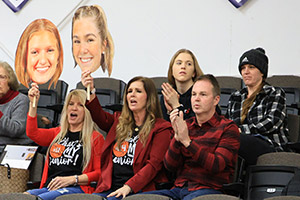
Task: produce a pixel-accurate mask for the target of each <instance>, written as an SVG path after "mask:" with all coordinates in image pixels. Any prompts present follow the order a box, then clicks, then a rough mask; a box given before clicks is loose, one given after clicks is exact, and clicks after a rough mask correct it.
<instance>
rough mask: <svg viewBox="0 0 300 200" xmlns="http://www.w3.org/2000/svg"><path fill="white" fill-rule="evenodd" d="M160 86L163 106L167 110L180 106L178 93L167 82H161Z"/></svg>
mask: <svg viewBox="0 0 300 200" xmlns="http://www.w3.org/2000/svg"><path fill="white" fill-rule="evenodd" d="M161 88H162V91H161V92H162V94H163V95H164V102H165V106H166V108H167V110H168V111H169V112H171V111H172V110H173V109H175V108H177V107H178V106H180V103H179V94H178V93H177V92H176V90H174V88H173V87H172V86H171V85H170V84H169V83H163V84H162V85H161Z"/></svg>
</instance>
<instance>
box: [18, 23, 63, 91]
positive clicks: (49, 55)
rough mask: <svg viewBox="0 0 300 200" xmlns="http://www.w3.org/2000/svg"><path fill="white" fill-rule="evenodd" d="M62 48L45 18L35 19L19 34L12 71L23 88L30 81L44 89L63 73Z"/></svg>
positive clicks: (54, 28) (54, 29)
mask: <svg viewBox="0 0 300 200" xmlns="http://www.w3.org/2000/svg"><path fill="white" fill-rule="evenodd" d="M63 57H64V56H63V47H62V42H61V39H60V35H59V32H58V29H57V27H56V26H55V25H54V24H53V23H52V22H51V21H49V20H48V19H36V20H34V21H33V22H31V23H30V24H29V25H28V26H27V27H26V28H25V30H24V32H23V33H22V35H21V37H20V40H19V43H18V46H17V51H16V57H15V71H16V75H17V78H18V80H19V82H20V83H21V84H23V85H24V86H25V87H27V88H28V87H29V83H30V82H31V81H33V82H36V83H37V84H44V83H47V82H48V81H49V84H48V89H50V87H51V85H52V84H53V85H54V88H55V86H56V83H57V81H58V79H59V77H60V75H61V73H62V70H63Z"/></svg>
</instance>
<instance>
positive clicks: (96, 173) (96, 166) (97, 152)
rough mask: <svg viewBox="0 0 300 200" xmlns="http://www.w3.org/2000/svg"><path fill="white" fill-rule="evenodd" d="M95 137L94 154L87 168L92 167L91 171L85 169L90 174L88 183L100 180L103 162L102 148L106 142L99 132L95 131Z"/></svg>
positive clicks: (85, 172)
mask: <svg viewBox="0 0 300 200" xmlns="http://www.w3.org/2000/svg"><path fill="white" fill-rule="evenodd" d="M94 135H95V137H94V138H93V139H92V140H93V141H92V142H93V144H92V154H91V159H90V163H89V165H91V166H88V167H87V168H91V170H90V171H87V170H84V172H83V173H84V174H86V175H87V176H88V184H90V182H91V181H98V179H99V177H100V176H101V171H100V168H101V167H100V163H101V149H102V146H103V143H104V138H103V136H102V135H101V134H100V133H98V132H94Z"/></svg>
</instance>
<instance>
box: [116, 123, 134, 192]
mask: <svg viewBox="0 0 300 200" xmlns="http://www.w3.org/2000/svg"><path fill="white" fill-rule="evenodd" d="M139 129H140V128H139V127H135V128H134V131H133V134H132V137H131V138H129V139H127V140H126V141H125V142H123V143H122V145H121V150H120V151H119V150H118V148H117V144H116V143H115V144H114V148H113V152H112V160H113V176H112V185H111V190H117V189H119V188H120V187H122V186H123V185H124V184H125V183H126V181H128V180H129V179H130V178H131V177H133V175H134V172H133V167H132V165H133V160H134V154H135V147H136V143H137V142H138V139H139V136H138V133H139Z"/></svg>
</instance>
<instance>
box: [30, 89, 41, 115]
mask: <svg viewBox="0 0 300 200" xmlns="http://www.w3.org/2000/svg"><path fill="white" fill-rule="evenodd" d="M28 98H29V110H28V115H29V116H30V117H35V116H36V113H37V104H38V102H39V98H40V90H39V86H38V84H36V83H32V84H31V88H30V89H29V90H28ZM34 98H36V99H35V106H34V107H33V105H34V103H33V102H34V100H33V99H34Z"/></svg>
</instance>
